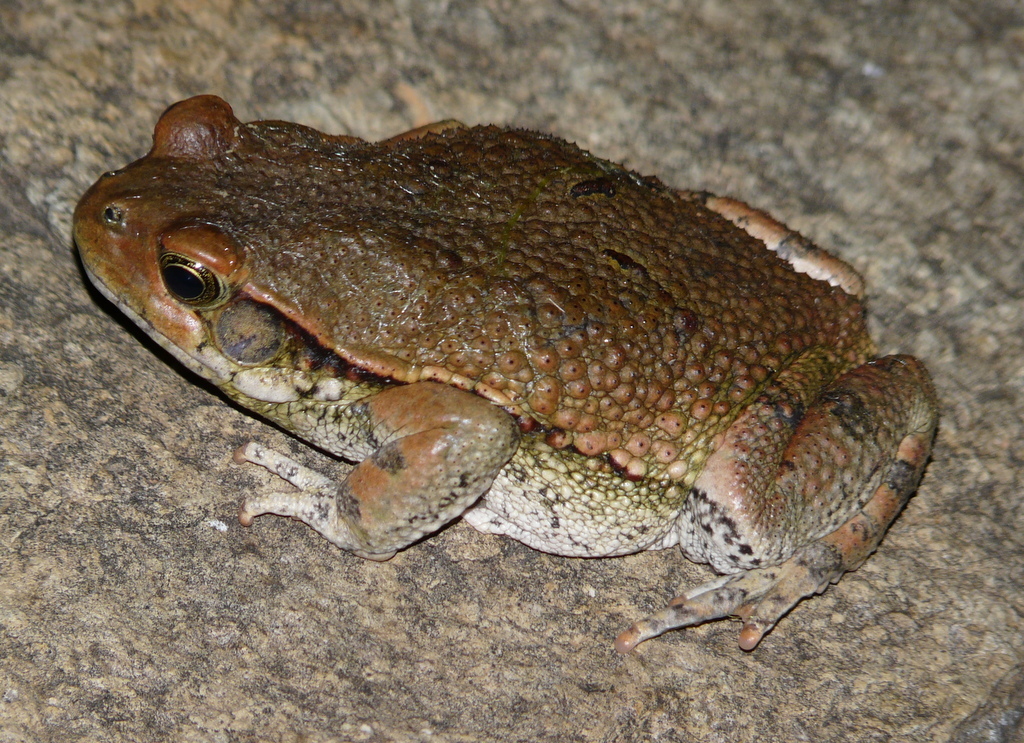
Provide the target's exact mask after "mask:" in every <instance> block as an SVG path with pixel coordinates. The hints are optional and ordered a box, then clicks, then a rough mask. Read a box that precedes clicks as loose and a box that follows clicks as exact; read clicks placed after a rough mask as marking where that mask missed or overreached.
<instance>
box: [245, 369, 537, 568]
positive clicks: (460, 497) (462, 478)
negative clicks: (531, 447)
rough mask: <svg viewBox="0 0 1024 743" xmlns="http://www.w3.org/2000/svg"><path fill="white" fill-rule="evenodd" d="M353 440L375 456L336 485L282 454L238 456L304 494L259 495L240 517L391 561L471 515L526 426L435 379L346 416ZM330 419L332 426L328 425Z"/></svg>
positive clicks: (249, 451)
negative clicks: (304, 531)
mask: <svg viewBox="0 0 1024 743" xmlns="http://www.w3.org/2000/svg"><path fill="white" fill-rule="evenodd" d="M342 418H345V419H346V420H345V422H344V426H345V430H346V434H347V435H348V436H350V437H351V438H353V439H356V440H358V441H360V442H361V445H363V446H365V447H366V448H368V449H370V450H371V451H372V452H373V453H372V454H370V456H368V457H366V459H364V460H363V461H362V462H360V463H359V464H358V465H357V466H356V467H355V468H354V469H353V470H352V472H350V473H349V475H348V477H347V478H345V479H344V480H343V481H341V482H334V481H333V480H330V479H329V478H326V477H324V476H323V475H320V474H318V473H316V472H313V471H312V470H309V469H307V468H305V467H303V466H302V465H300V464H298V463H297V462H293V461H292V460H291V459H289V458H287V457H285V456H284V455H283V454H279V453H277V452H274V451H270V450H268V449H265V448H263V447H262V446H259V445H258V444H248V445H246V446H244V447H242V448H241V449H239V450H238V452H236V454H235V459H236V461H248V462H252V463H254V464H259V465H261V466H263V467H266V468H267V469H269V470H271V471H272V472H274V473H275V474H277V475H278V476H280V477H282V478H283V479H285V480H287V481H288V482H290V483H291V484H292V485H295V486H296V487H297V488H299V490H298V492H278V493H268V494H264V495H258V496H253V497H250V498H248V499H246V501H245V502H244V503H243V504H242V507H241V509H240V510H239V514H238V517H239V521H241V522H242V524H243V525H244V526H249V525H250V524H252V521H253V519H254V518H255V517H256V516H259V515H260V514H264V513H273V514H277V515H279V516H291V517H293V518H296V519H299V520H300V521H303V522H305V523H306V524H308V525H309V526H311V527H312V528H313V529H315V530H316V531H318V532H319V533H320V534H321V535H323V536H324V537H326V538H327V539H328V540H329V541H331V542H332V543H334V544H335V545H337V546H338V547H341V548H342V549H345V550H348V551H350V552H353V553H354V554H356V555H359V556H360V557H366V558H370V559H374V560H386V559H388V558H390V557H391V556H392V555H394V553H395V552H396V551H397V550H400V549H402V548H403V547H407V546H408V545H410V544H412V543H413V542H415V541H416V540H417V539H419V538H421V537H423V536H425V535H427V534H430V533H431V532H434V531H436V530H437V529H439V528H441V527H442V526H443V525H444V524H446V523H448V522H449V521H451V520H452V519H454V518H457V517H458V516H459V515H461V514H462V512H463V511H465V510H466V509H467V508H468V507H469V506H471V505H472V504H473V502H474V501H476V500H477V499H478V498H479V497H480V496H481V495H482V494H483V493H484V492H485V491H486V490H487V489H488V488H489V487H490V486H491V483H492V482H493V480H494V477H495V475H496V474H497V473H498V471H499V470H500V469H501V468H502V467H503V466H504V465H505V463H506V462H508V460H509V458H510V457H511V456H512V454H513V453H514V452H515V450H516V446H517V445H518V442H519V428H518V426H517V425H516V423H515V421H513V419H512V417H511V416H509V415H508V414H507V413H506V412H505V411H504V410H502V409H500V408H498V407H495V406H494V405H492V404H491V403H489V402H487V401H486V400H484V399H483V398H480V397H477V396H476V395H474V394H472V393H469V392H463V391H461V390H457V389H455V388H453V387H449V386H447V385H443V384H437V383H435V382H419V383H415V384H409V385H405V386H400V387H392V388H389V389H386V390H384V391H382V392H379V393H377V394H376V395H374V396H373V397H372V398H369V399H368V400H367V401H363V402H360V403H356V404H355V405H353V406H351V407H350V408H347V409H345V410H343V411H342V412H341V413H339V416H338V420H337V421H336V422H335V425H338V426H339V427H340V426H341V425H342V423H341V422H340V421H341V419H342ZM328 420H329V416H327V415H325V416H324V425H329V423H327V421H328Z"/></svg>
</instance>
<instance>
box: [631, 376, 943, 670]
mask: <svg viewBox="0 0 1024 743" xmlns="http://www.w3.org/2000/svg"><path fill="white" fill-rule="evenodd" d="M936 423H937V405H936V400H935V396H934V391H933V390H932V386H931V382H930V381H929V379H928V376H927V372H926V371H925V370H924V367H923V366H922V365H921V364H920V362H918V361H917V360H916V359H914V358H912V357H909V356H890V357H886V358H883V359H878V360H877V361H873V362H871V363H869V364H865V365H864V366H861V367H859V368H857V369H854V370H852V371H851V372H849V373H847V374H846V375H844V376H843V377H841V378H840V379H839V380H838V381H837V382H836V383H835V384H834V385H832V386H831V387H830V388H828V389H826V390H825V391H824V392H823V393H822V394H821V396H820V397H819V398H818V400H817V402H816V403H815V404H814V405H812V406H811V407H810V408H809V409H808V411H807V413H806V415H804V416H803V418H802V420H801V421H800V423H799V425H798V426H797V428H796V430H795V432H794V435H793V436H792V438H791V439H790V440H789V444H788V446H787V447H786V449H785V451H784V453H783V456H782V459H781V462H780V463H779V465H778V468H777V470H776V475H775V478H774V483H773V484H772V485H771V487H770V488H769V492H768V493H767V494H766V495H765V497H764V498H763V499H758V502H759V504H761V505H762V506H764V505H765V504H772V505H771V506H770V507H767V508H764V510H763V512H762V514H761V515H760V518H759V517H757V516H755V517H752V518H751V522H752V523H753V525H751V524H747V525H746V526H747V529H748V530H749V531H748V534H749V535H750V536H751V537H752V538H751V540H750V541H755V540H754V539H753V537H754V536H755V535H756V534H757V532H758V531H762V532H768V533H769V534H770V535H773V538H772V539H771V541H774V542H787V541H789V539H790V536H791V534H792V531H793V529H794V528H795V529H796V531H797V532H798V533H799V531H800V529H802V528H803V527H802V525H803V524H808V523H809V524H812V525H814V524H816V523H821V521H822V519H824V524H825V526H826V527H827V529H829V530H830V531H828V532H827V533H825V534H824V535H823V536H820V537H817V538H815V534H814V532H813V531H811V533H810V534H808V535H807V536H806V537H805V538H804V539H803V540H800V539H799V538H797V539H796V540H794V546H795V549H791V550H789V551H788V552H787V554H784V555H782V556H781V557H780V558H779V559H778V560H772V561H777V562H778V563H779V564H774V565H768V566H764V567H755V565H757V563H758V559H757V558H756V552H757V550H754V551H753V552H754V556H753V557H748V558H747V563H746V565H741V566H740V567H741V568H742V567H746V568H748V569H746V570H744V571H743V572H738V573H736V574H733V575H726V576H723V577H721V578H719V579H717V580H714V581H712V582H710V583H707V584H705V585H703V586H699V587H698V588H695V589H693V590H691V591H689V592H687V593H685V594H683V595H682V596H680V597H678V598H676V599H674V600H673V601H671V602H670V603H669V606H668V607H667V608H665V609H664V610H662V611H660V612H658V613H656V614H653V615H652V616H650V617H648V618H647V619H644V620H642V621H640V622H637V623H636V624H634V625H633V626H632V627H630V628H629V629H627V630H626V631H625V632H623V633H622V634H621V635H619V637H618V639H617V640H616V642H615V647H616V649H617V650H618V651H619V652H628V651H629V650H631V649H632V648H634V647H635V646H636V645H637V644H639V643H641V642H643V641H644V640H646V639H649V638H651V637H655V636H657V635H660V634H662V633H663V632H666V631H668V630H670V629H674V628H677V627H686V626H690V625H694V624H700V623H701V622H706V621H709V620H712V619H719V618H722V617H728V616H736V617H739V618H740V619H741V620H743V629H742V630H741V631H740V638H739V644H740V647H741V648H743V649H744V650H752V649H753V648H755V647H756V646H757V644H758V642H760V640H761V638H762V636H763V635H764V634H765V633H766V632H768V631H769V630H770V629H771V628H772V627H774V626H775V624H776V622H778V621H779V619H781V618H782V616H783V615H785V614H786V612H788V611H789V610H790V609H791V608H793V606H795V605H796V604H797V603H798V602H799V601H800V600H801V599H803V598H804V597H806V596H810V595H813V594H815V593H820V592H822V591H824V590H825V588H826V587H827V586H828V584H829V583H835V582H836V581H838V580H839V578H840V577H842V575H843V573H845V572H846V571H848V570H855V569H856V568H858V567H859V566H860V565H861V564H862V563H863V562H864V560H866V559H867V557H868V556H869V555H870V554H871V553H872V552H873V551H874V550H875V548H876V547H877V546H878V543H879V541H880V540H881V538H882V535H883V534H884V533H885V531H886V529H887V528H888V527H889V524H890V523H892V521H893V519H895V518H896V516H897V514H899V512H900V510H901V509H902V508H903V506H904V504H905V503H906V502H907V499H908V498H909V497H910V495H911V493H913V491H914V488H915V487H916V485H917V482H918V480H919V479H920V476H921V472H922V470H923V469H924V465H925V463H926V461H927V459H928V455H929V453H930V451H931V443H932V437H933V434H934V431H935V426H936ZM730 455H731V453H730ZM829 459H831V460H833V461H826V460H829ZM723 469H725V470H728V469H729V467H728V465H727V466H725V467H723ZM815 469H817V471H815ZM742 470H743V468H742V466H735V467H733V469H732V474H733V476H734V477H735V475H736V472H737V471H740V472H742ZM822 473H825V474H822ZM719 476H721V473H719ZM734 484H736V483H734ZM734 492H735V491H731V493H730V494H732V493H734ZM860 492H863V493H865V495H860V494H859V493H860ZM848 500H852V501H853V507H854V509H855V512H854V513H853V515H852V516H849V517H848V518H847V517H843V518H845V519H846V520H845V521H843V522H842V523H840V524H839V525H838V528H835V525H834V524H833V525H832V526H828V523H829V522H828V520H827V517H828V515H829V514H830V513H832V512H840V513H841V512H842V511H843V506H844V504H845V503H846V502H847V501H848ZM858 502H859V503H860V504H861V505H860V507H859V508H857V503H858ZM773 513H774V514H775V515H774V516H773V515H772V514H773ZM779 514H781V516H780V515H779ZM739 520H740V519H732V518H730V519H729V520H728V523H729V526H730V528H732V527H738V528H737V529H736V530H735V531H733V532H732V537H731V540H730V543H731V545H732V547H733V548H735V547H736V545H737V544H740V545H741V546H740V547H739V549H738V550H737V552H736V554H737V555H749V554H751V550H750V549H748V546H749V545H748V543H747V542H744V534H743V531H744V529H743V525H741V524H739V523H738V522H739ZM769 522H771V524H772V525H768V524H769ZM785 522H788V524H789V525H788V526H783V525H782V524H783V523H785ZM766 526H768V528H765V527H766ZM820 533H821V532H820V531H818V534H820ZM798 536H799V534H798ZM743 545H748V546H743ZM739 561H740V559H739V558H737V562H739ZM718 567H719V568H720V569H722V568H721V563H719V564H718ZM732 569H733V570H735V569H736V568H735V567H734V568H732Z"/></svg>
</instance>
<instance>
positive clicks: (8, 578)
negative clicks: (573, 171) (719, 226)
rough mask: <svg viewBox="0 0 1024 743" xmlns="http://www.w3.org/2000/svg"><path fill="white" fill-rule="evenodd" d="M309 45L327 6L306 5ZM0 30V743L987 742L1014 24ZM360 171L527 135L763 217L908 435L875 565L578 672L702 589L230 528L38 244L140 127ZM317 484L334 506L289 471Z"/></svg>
mask: <svg viewBox="0 0 1024 743" xmlns="http://www.w3.org/2000/svg"><path fill="white" fill-rule="evenodd" d="M338 5H340V3H339V4H338ZM344 5H345V8H344V10H342V9H340V8H336V7H331V6H332V4H328V3H303V4H289V5H285V4H281V7H280V8H279V9H278V8H275V7H273V4H269V3H267V4H249V3H242V2H233V1H232V0H223V1H222V2H218V3H209V4H207V3H195V2H191V1H190V0H178V2H166V3H155V2H147V1H145V0H144V1H142V2H136V3H134V4H126V3H107V2H70V0H64V2H53V3H50V4H47V5H39V6H29V5H27V4H26V5H24V7H20V8H17V9H15V8H10V7H9V8H0V234H2V235H3V240H2V243H0V398H2V401H3V404H2V406H0V544H2V548H0V741H3V742H4V743H6V742H7V741H69V740H76V741H77V740H97V741H99V740H103V741H118V740H126V741H129V740H130V741H138V740H146V741H164V740H166V741H278V740H281V741H298V740H308V741H335V740H336V741H345V740H357V741H359V740H364V741H413V740H426V739H431V738H432V739H435V740H445V741H449V740H451V741H487V740H513V741H519V740H521V741H555V740H558V741H583V742H587V743H589V742H590V741H595V742H597V741H601V742H607V741H640V740H655V741H658V740H664V741H675V740H704V741H739V740H763V741H773V740H780V741H781V740H786V741H789V740H813V741H824V740H829V741H890V740H892V741H903V740H908V741H909V740H915V741H916V740H928V741H932V740H934V741H944V740H957V741H973V740H985V741H1020V740H1021V732H1020V726H1021V719H1022V718H1021V714H1022V711H1021V707H1022V704H1024V691H1022V689H1024V682H1022V678H1024V676H1022V674H1024V663H1022V660H1024V626H1022V625H1024V618H1022V615H1024V591H1022V590H1021V586H1022V585H1024V536H1022V533H1024V530H1022V529H1021V525H1024V504H1022V496H1021V494H1022V492H1024V487H1022V482H1021V470H1022V465H1021V463H1022V461H1024V413H1022V410H1024V404H1022V399H1021V398H1022V396H1024V251H1022V250H1021V245H1022V244H1024V220H1022V219H1021V217H1020V215H1021V214H1022V213H1024V203H1022V202H1024V176H1022V158H1024V90H1022V88H1024V78H1022V76H1021V75H1020V68H1019V60H1020V58H1021V55H1022V53H1024V14H1022V12H1021V11H1020V9H1019V6H1018V5H1017V4H1016V3H1014V2H1010V1H1009V0H1002V1H995V0H989V1H987V2H986V1H982V2H977V3H974V4H962V3H961V4H953V5H952V6H951V7H947V6H946V4H939V3H929V2H927V1H926V0H912V1H911V2H909V3H900V4H888V5H887V4H884V3H877V4H874V3H848V4H830V5H827V6H822V5H820V4H818V3H812V2H807V1H803V2H796V3H787V4H784V5H783V4H765V3H759V2H755V1H754V0H739V2H734V3H728V4H725V3H723V4H721V5H716V4H712V3H705V4H703V5H700V6H697V5H695V4H694V5H690V4H685V5H684V4H671V3H668V4H666V3H659V2H640V3H628V4H620V3H614V2H608V3H604V4H599V3H592V2H585V1H584V2H574V3H568V4H561V5H556V4H550V3H544V2H539V1H537V0H527V1H526V2H519V3H513V2H510V1H508V2H487V3H481V4H471V3H462V2H457V1H456V2H450V3H426V2H413V3H408V4H404V5H403V6H402V7H403V10H402V12H401V13H396V11H395V10H394V9H393V8H391V7H389V6H386V5H385V4H380V3H362V4H360V3H345V4H344ZM201 92H211V93H217V94H219V95H222V96H224V97H225V98H227V99H228V100H230V101H231V103H232V104H233V105H234V106H235V109H236V111H237V112H238V113H239V115H240V116H241V117H243V118H246V119H252V118H275V117H276V118H286V119H290V120H297V121H301V122H303V123H306V124H309V125H311V126H315V127H317V128H321V129H324V130H328V131H335V132H343V131H344V132H350V133H356V134H359V135H362V136H366V137H371V138H377V137H381V136H385V135H388V134H393V133H395V132H398V131H401V130H403V129H406V128H408V127H410V126H411V125H413V124H416V123H422V122H423V121H424V120H428V119H433V118H447V117H453V118H459V119H462V120H464V121H467V122H482V121H493V122H496V123H502V124H516V125H522V126H528V127H532V128H538V129H544V130H548V131H552V132H554V133H557V134H559V135H561V136H564V137H567V138H569V139H575V140H577V141H578V142H579V143H580V144H581V145H582V146H584V147H586V148H588V149H590V150H592V151H594V152H595V153H597V154H600V155H602V156H605V157H608V158H610V159H613V160H620V161H624V162H626V163H628V164H629V165H631V166H632V167H635V168H636V169H638V170H640V171H641V172H646V173H654V174H658V175H660V176H662V178H663V179H664V180H665V181H666V182H668V183H671V184H674V185H678V186H685V187H694V188H707V189H709V190H713V191H717V192H721V193H728V194H731V195H734V196H736V197H738V198H741V199H744V200H746V201H749V202H750V203H752V204H755V205H757V206H760V207H762V208H765V209H768V210H769V211H771V212H773V213H774V214H775V215H776V216H778V217H779V218H781V219H783V220H785V221H786V222H787V223H788V224H790V225H791V226H793V227H795V228H797V229H800V230H802V231H803V232H805V233H806V234H807V235H808V236H810V237H811V238H813V239H814V240H816V241H817V242H819V243H820V244H821V245H822V246H824V247H826V248H829V249H832V250H834V251H835V252H836V253H837V254H838V255H840V256H842V257H843V258H845V259H847V260H849V261H851V262H852V263H853V264H854V265H856V267H857V268H858V269H860V270H861V271H862V272H863V273H864V274H865V277H866V278H867V281H868V286H869V292H870V301H871V311H872V323H873V332H874V334H875V337H876V338H877V339H878V340H879V341H880V345H881V347H882V350H883V351H885V352H889V351H893V350H900V351H904V352H907V353H913V354H915V355H918V356H921V357H922V358H923V359H924V360H925V361H926V362H927V363H928V365H929V367H930V369H931V371H932V373H933V375H934V377H935V380H936V384H937V387H938V390H939V394H940V396H941V397H942V400H943V419H942V424H941V429H940V432H939V437H938V440H937V444H936V450H935V454H934V461H933V462H932V464H931V465H930V467H929V469H928V471H927V472H926V475H925V479H924V482H923V484H922V487H921V490H920V492H919V494H918V495H917V496H916V497H915V498H914V500H912V501H911V503H910V505H909V507H908V508H907V510H906V512H905V513H904V514H903V516H902V517H901V518H900V519H899V520H898V521H897V522H896V524H895V525H894V527H893V529H892V531H891V532H890V534H889V536H888V537H887V538H886V540H885V541H884V542H883V543H882V547H881V549H880V550H879V552H878V553H877V554H876V555H875V556H874V557H873V558H872V559H871V560H869V561H868V563H867V564H866V565H865V566H864V567H863V568H862V569H861V570H859V571H858V572H856V573H854V574H851V575H848V576H847V577H846V578H844V580H843V581H842V582H841V583H840V584H839V585H838V586H836V587H833V588H831V589H829V590H828V591H827V592H826V593H825V594H824V595H823V596H821V597H818V598H816V599H813V600H810V601H806V602H804V603H803V604H801V605H800V606H799V607H798V608H797V609H796V610H795V611H794V612H793V613H792V614H791V615H790V616H789V617H788V618H787V619H786V620H784V621H783V622H782V623H781V624H780V626H779V627H778V628H777V629H776V630H775V631H774V632H773V633H772V634H771V635H769V636H768V637H767V638H766V639H765V641H764V642H763V643H762V645H761V647H760V648H759V649H758V650H757V651H756V652H754V653H752V654H745V653H743V652H742V651H740V650H739V649H738V648H737V647H736V644H735V635H736V629H737V627H736V625H733V624H729V623H715V624H711V625H707V626H704V627H701V628H698V629H696V630H689V631H685V632H677V633H672V634H670V635H668V636H666V637H664V638H661V639H659V640H655V641H653V642H649V643H646V644H644V645H642V646H641V647H640V648H639V650H638V651H636V652H635V653H633V654H632V655H629V656H626V657H620V656H617V655H615V654H614V652H613V651H612V649H611V640H612V638H614V636H615V634H616V633H617V632H618V631H619V630H620V629H622V628H623V627H624V626H626V625H627V624H628V623H629V622H630V621H632V620H633V619H635V618H637V617H639V616H642V615H643V614H645V613H646V612H648V611H650V610H653V609H655V608H657V607H659V606H661V605H662V604H663V602H664V600H665V599H666V598H667V597H669V596H670V595H672V593H673V591H675V590H677V589H678V588H680V587H682V586H689V585H694V584H696V583H698V582H700V581H703V580H705V579H707V578H708V576H709V575H710V573H709V571H707V570H706V569H704V568H703V567H700V566H695V565H691V564H689V563H687V562H685V561H684V560H683V559H682V558H681V557H680V556H679V555H678V554H677V553H676V552H674V551H667V552H663V553H653V554H645V555H638V556H635V557H628V558H621V559H615V560H599V561H583V560H572V559H565V558H557V557H552V556H549V555H545V554H541V553H538V552H534V551H532V550H530V549H528V548H526V547H524V546H522V545H520V544H518V543H516V542H513V541H510V540H506V539H500V538H496V537H487V536H484V535H480V534H477V533H476V532H474V531H473V530H472V529H470V528H469V527H467V526H466V525H463V524H456V525H454V526H453V527H451V528H449V529H447V530H445V531H444V532H443V533H441V534H439V535H436V536H435V537H433V538H432V539H430V540H427V541H426V542H424V543H423V544H420V545H417V546H415V547H413V548H412V549H410V550H408V551H406V552H403V553H401V554H400V555H398V556H397V557H396V558H395V559H394V560H392V561H391V562H388V563H383V564H377V563H368V562H364V561H362V560H359V559H357V558H354V557H351V556H349V555H345V554H343V553H341V552H339V551H337V550H336V549H334V548H333V547H331V546H330V545H329V544H327V543H326V542H325V541H323V540H322V539H320V538H318V537H317V536H316V535H315V534H314V533H313V532H311V531H310V530H308V529H307V528H305V527H303V526H302V525H300V524H297V523H294V522H289V521H286V520H283V519H273V518H269V517H268V518H265V519H261V520H259V521H258V522H257V523H256V525H255V526H254V527H253V528H252V529H248V530H246V529H242V528H241V527H239V526H238V524H237V522H236V521H235V519H234V513H235V510H236V508H237V504H238V502H239V500H240V498H241V494H242V492H243V491H244V490H245V489H247V488H261V487H266V484H267V483H268V482H269V480H270V478H269V476H268V475H267V474H266V473H262V472H260V471H258V470H257V469H256V468H253V467H249V468H240V467H237V466H234V465H232V464H230V455H231V452H232V451H233V449H234V448H235V447H236V446H238V445H239V444H241V443H243V442H244V441H246V440H248V439H250V438H257V439H259V440H260V441H261V442H264V443H268V444H272V445H273V446H275V447H279V448H282V449H283V450H285V451H291V452H292V453H293V454H295V455H296V456H299V457H304V458H307V459H306V461H313V459H312V458H313V457H315V456H316V455H312V454H308V453H304V452H303V448H302V447H301V446H300V445H299V444H297V443H295V442H293V441H292V440H291V439H289V438H288V437H286V436H285V435H283V434H282V433H280V432H278V431H276V430H274V429H271V428H269V427H267V426H265V425H263V424H262V423H260V422H259V421H256V420H254V419H253V418H251V417H249V416H247V415H246V414H244V413H242V412H240V411H238V410H237V409H235V408H233V407H231V406H230V405H228V404H226V403H225V402H224V401H223V400H222V399H220V398H218V397H216V396H214V395H212V394H210V392H209V391H208V390H206V389H204V388H202V387H200V386H197V385H196V384H194V382H195V380H194V379H193V378H191V377H190V376H188V375H187V373H183V372H182V371H181V370H180V369H179V368H178V367H177V366H174V365H172V364H170V363H168V360H167V358H166V357H165V356H164V355H162V354H154V353H153V348H152V345H151V344H146V345H143V344H142V343H140V342H139V338H138V335H137V334H136V333H135V331H134V330H133V329H132V328H129V327H128V326H127V325H126V324H125V323H124V322H123V321H122V320H120V319H119V318H118V316H117V315H116V313H113V312H111V309H110V307H109V306H108V305H106V303H104V302H103V301H102V300H99V299H98V298H97V297H96V296H95V295H94V294H92V293H90V292H89V291H88V290H87V289H86V287H85V285H84V283H83V280H82V276H81V274H80V270H79V267H78V265H77V262H76V259H75V257H74V253H73V251H72V249H71V244H70V237H69V224H70V213H71V209H72V208H73V206H74V203H75V201H76V200H77V198H78V196H79V195H80V193H81V192H82V191H83V190H84V188H85V187H86V186H87V185H88V184H89V183H91V182H92V181H93V180H94V179H95V177H96V176H97V174H98V173H100V172H102V171H103V170H105V169H109V168H112V167H116V166H120V165H122V164H124V163H126V162H127V161H128V160H130V159H133V158H135V157H138V156H139V155H141V154H142V153H143V152H144V151H145V150H146V149H147V148H148V146H149V138H150V134H151V131H152V125H153V122H154V121H155V119H156V117H157V116H158V115H159V113H160V112H161V111H162V110H163V108H164V107H165V106H166V105H167V104H168V103H170V102H173V101H175V100H178V99H180V98H184V97H186V96H189V95H192V94H196V93H201ZM318 466H334V465H332V464H325V463H324V462H318Z"/></svg>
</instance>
